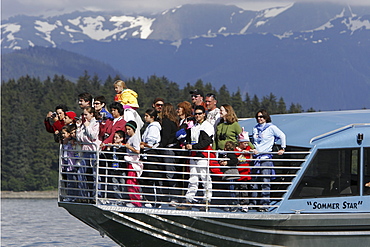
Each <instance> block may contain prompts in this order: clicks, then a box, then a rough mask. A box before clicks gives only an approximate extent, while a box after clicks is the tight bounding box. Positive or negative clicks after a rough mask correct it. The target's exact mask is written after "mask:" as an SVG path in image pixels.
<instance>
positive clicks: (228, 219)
mask: <svg viewBox="0 0 370 247" xmlns="http://www.w3.org/2000/svg"><path fill="white" fill-rule="evenodd" d="M271 118H272V123H273V124H275V125H277V126H278V127H279V128H280V129H281V130H282V131H283V132H284V133H285V134H286V137H287V148H286V151H285V153H284V154H283V155H277V153H276V151H275V150H273V152H272V153H271V154H272V155H273V157H272V161H273V162H274V169H275V175H271V182H269V183H270V184H271V190H270V192H271V194H270V200H271V203H270V204H269V205H268V206H267V208H268V210H267V211H262V210H259V209H260V208H262V206H263V207H266V206H265V205H253V207H249V208H248V205H242V204H241V202H242V201H244V202H245V201H248V200H251V199H253V198H252V197H250V196H247V197H246V196H244V197H242V196H241V195H242V193H241V192H251V190H243V191H241V190H238V186H237V185H238V183H246V184H254V183H260V184H263V182H256V180H255V179H252V180H249V181H247V182H238V181H236V180H222V179H217V174H212V172H211V170H210V169H209V172H210V174H211V177H212V183H213V189H212V194H213V196H212V200H211V202H210V203H208V202H206V203H204V202H203V201H202V200H201V198H202V196H203V192H205V191H204V189H203V187H202V183H201V182H200V183H199V191H198V194H197V196H198V197H197V198H199V200H198V202H197V203H194V204H191V205H190V206H189V205H188V204H186V203H185V196H184V194H185V193H186V191H187V180H188V166H189V164H188V160H189V159H191V158H193V157H190V156H189V153H188V150H174V151H175V155H173V156H170V157H167V158H174V159H175V160H176V162H175V163H164V162H163V160H162V158H163V157H164V155H163V152H161V151H162V150H160V149H158V150H157V152H154V154H142V155H141V159H140V161H139V162H142V163H143V164H144V169H145V167H146V163H150V162H147V160H148V157H149V156H151V155H152V156H153V157H156V158H157V159H158V162H157V163H156V162H152V164H161V165H162V166H163V167H166V166H176V171H175V173H176V176H174V181H175V182H176V184H177V186H176V187H169V186H168V182H169V180H170V179H169V178H166V176H163V174H166V169H162V170H152V172H153V173H158V177H157V178H153V177H151V178H148V177H145V176H144V175H145V173H144V174H143V175H142V176H141V177H139V178H138V181H139V185H138V186H139V187H140V188H141V194H140V197H139V198H140V200H137V201H135V202H140V203H141V204H142V207H133V203H132V202H133V201H132V200H131V199H132V198H131V199H130V198H129V197H128V195H129V194H130V192H128V191H127V186H129V185H126V184H124V183H121V184H119V183H117V180H119V179H126V178H128V177H127V176H125V174H127V173H125V172H126V171H127V168H117V167H112V166H111V165H109V164H111V163H112V162H123V161H121V160H120V161H117V160H109V159H106V158H105V157H104V152H106V151H100V152H98V153H97V154H96V157H97V158H96V159H93V160H91V158H90V160H89V162H90V163H91V164H93V167H92V168H91V171H90V172H87V173H85V174H81V173H78V172H77V173H76V172H73V171H66V167H67V166H70V165H68V164H67V163H66V162H65V160H66V159H68V158H69V159H72V160H74V161H75V163H74V165H73V166H74V167H75V168H79V167H81V166H84V164H88V162H84V161H85V160H86V158H83V157H84V154H83V153H82V152H81V150H79V151H76V155H74V156H73V157H68V155H66V152H65V150H63V147H62V146H61V148H60V154H61V155H60V176H59V199H58V204H59V206H60V207H63V208H65V209H66V210H67V211H68V212H69V213H70V214H71V215H73V216H75V217H76V218H78V219H79V220H81V221H82V222H84V223H86V224H87V225H89V226H91V227H92V228H94V229H96V230H97V231H99V232H100V234H101V235H102V236H104V235H106V236H108V237H110V238H111V239H113V240H114V241H115V242H116V243H117V244H119V245H121V246H367V245H368V243H370V183H369V182H370V110H353V111H335V112H313V113H299V114H284V115H272V116H271ZM239 123H240V125H241V126H242V127H244V128H245V130H246V131H250V133H251V132H252V129H253V126H254V125H255V124H256V120H255V119H246V120H242V121H240V122H239ZM277 145H279V143H277ZM209 152H211V151H209ZM123 155H124V154H123ZM210 157H213V156H210ZM215 157H218V154H216V155H215ZM208 159H209V161H211V160H215V159H218V158H208ZM254 160H255V159H254V158H253V157H252V158H251V159H250V160H249V166H248V167H249V168H251V169H253V166H254ZM209 163H212V162H209ZM246 166H247V164H246ZM120 169H121V170H122V174H123V175H120V176H119V175H110V174H112V173H110V172H109V171H112V170H115V171H120ZM74 170H76V169H74ZM115 174H117V173H115ZM67 175H72V176H73V175H75V177H78V176H79V177H80V178H81V177H84V176H85V178H90V179H87V180H86V179H82V180H78V179H72V180H71V179H67ZM251 176H252V178H256V177H258V176H261V175H259V174H255V175H251ZM70 177H71V176H69V178H70ZM163 177H164V178H163ZM146 179H152V180H153V179H154V180H155V181H156V182H157V183H156V185H155V186H150V185H147V183H143V181H145V180H146ZM71 184H72V186H71ZM73 184H74V185H73ZM81 184H84V185H86V184H87V185H88V186H86V188H85V189H84V187H83V186H79V185H81ZM144 184H145V185H144ZM217 185H223V186H221V187H220V186H217ZM225 185H226V186H225ZM149 187H150V189H152V191H154V192H155V195H153V194H151V195H149V194H148V193H144V191H147V190H145V188H149ZM234 187H235V188H234ZM117 188H118V189H119V190H117ZM220 188H227V189H220ZM114 189H115V190H114ZM84 190H85V191H84ZM170 190H177V191H178V192H179V193H177V195H176V196H175V199H176V200H173V198H174V197H173V196H172V201H170V199H168V198H169V194H168V191H170ZM83 192H90V193H83ZM259 192H261V191H259ZM244 194H245V193H244ZM82 195H84V196H82ZM87 195H88V196H87ZM148 198H155V199H151V200H148ZM257 199H259V198H257ZM174 201H175V202H174ZM176 201H177V202H176ZM229 202H237V203H236V204H235V203H233V204H231V203H229ZM184 205H186V206H187V207H185V208H184V207H182V206H184ZM184 209H185V210H184ZM246 209H248V210H246Z"/></svg>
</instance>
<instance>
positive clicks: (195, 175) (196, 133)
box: [177, 106, 214, 209]
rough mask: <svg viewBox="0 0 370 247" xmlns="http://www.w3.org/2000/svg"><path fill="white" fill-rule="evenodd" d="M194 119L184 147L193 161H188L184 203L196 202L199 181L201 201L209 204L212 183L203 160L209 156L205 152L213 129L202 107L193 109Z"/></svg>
mask: <svg viewBox="0 0 370 247" xmlns="http://www.w3.org/2000/svg"><path fill="white" fill-rule="evenodd" d="M194 117H195V120H196V123H195V125H194V126H193V127H191V129H190V136H189V135H188V136H187V140H188V141H187V143H188V144H186V146H185V147H186V149H189V150H192V156H193V157H194V159H190V178H189V185H188V191H187V192H186V202H187V203H197V202H198V200H197V199H195V195H196V193H197V191H198V184H199V179H201V180H202V182H203V187H204V190H205V191H204V194H203V198H204V199H203V201H204V202H205V203H209V202H210V201H211V197H212V181H211V176H210V172H209V169H208V168H209V166H208V161H207V159H203V158H207V157H208V155H209V153H208V152H207V151H206V150H211V149H212V148H211V143H212V142H213V135H214V128H213V126H212V125H211V124H210V123H209V122H208V121H205V119H206V113H205V108H204V107H203V106H196V107H195V109H194ZM198 150H199V151H198ZM201 150H203V152H202V151H201ZM195 157H196V158H195ZM177 209H191V205H184V206H180V207H177Z"/></svg>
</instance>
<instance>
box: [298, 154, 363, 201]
mask: <svg viewBox="0 0 370 247" xmlns="http://www.w3.org/2000/svg"><path fill="white" fill-rule="evenodd" d="M359 169H360V149H359V148H356V149H321V150H318V151H317V153H316V156H315V157H314V158H313V159H312V161H311V163H310V164H309V167H308V168H307V170H306V172H305V174H304V175H303V176H302V178H301V180H300V182H299V183H298V186H297V187H296V189H295V191H294V192H293V193H292V196H291V199H298V198H316V197H338V196H355V195H359V187H358V183H359V182H358V181H359V174H360V173H359Z"/></svg>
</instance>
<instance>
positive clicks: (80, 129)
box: [76, 106, 101, 197]
mask: <svg viewBox="0 0 370 247" xmlns="http://www.w3.org/2000/svg"><path fill="white" fill-rule="evenodd" d="M96 114H97V113H96V111H95V109H94V108H93V107H91V106H87V107H85V108H84V112H83V116H84V118H85V122H84V123H83V122H82V121H81V120H78V121H77V123H76V124H77V133H76V136H77V140H78V141H79V142H81V143H82V150H83V151H85V152H84V153H83V162H82V163H81V164H82V166H81V167H79V169H78V173H81V174H84V173H90V174H94V175H95V174H96V168H95V167H94V164H93V163H92V162H91V160H92V159H96V151H97V150H98V149H99V147H100V144H101V141H100V140H99V122H98V121H97V120H96ZM89 143H91V144H89ZM86 151H87V152H86ZM89 151H91V152H89ZM78 179H79V180H81V181H86V180H87V181H90V182H93V181H94V176H86V175H79V176H78ZM79 185H80V186H79V188H81V189H85V190H86V189H89V191H82V195H83V196H87V197H89V196H94V195H95V187H94V186H93V183H90V184H88V185H86V183H81V182H80V183H79Z"/></svg>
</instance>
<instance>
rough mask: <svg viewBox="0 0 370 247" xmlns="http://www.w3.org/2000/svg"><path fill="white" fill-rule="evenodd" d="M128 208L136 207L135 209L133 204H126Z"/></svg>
mask: <svg viewBox="0 0 370 247" xmlns="http://www.w3.org/2000/svg"><path fill="white" fill-rule="evenodd" d="M126 207H129V208H134V207H135V205H134V204H132V203H131V202H129V203H126Z"/></svg>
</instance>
